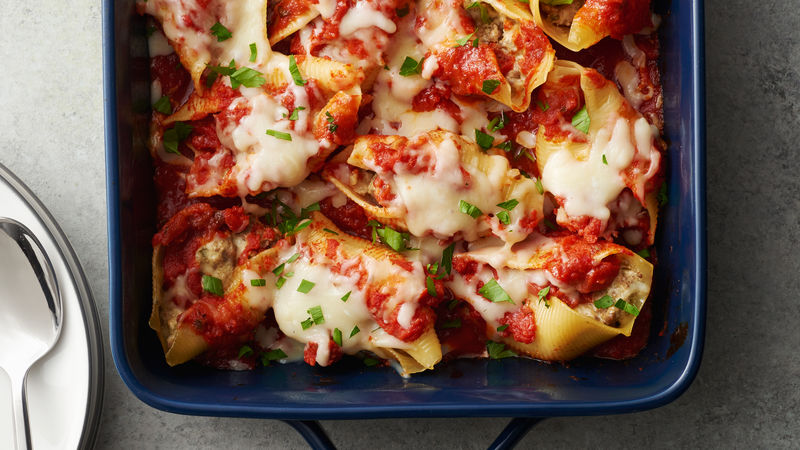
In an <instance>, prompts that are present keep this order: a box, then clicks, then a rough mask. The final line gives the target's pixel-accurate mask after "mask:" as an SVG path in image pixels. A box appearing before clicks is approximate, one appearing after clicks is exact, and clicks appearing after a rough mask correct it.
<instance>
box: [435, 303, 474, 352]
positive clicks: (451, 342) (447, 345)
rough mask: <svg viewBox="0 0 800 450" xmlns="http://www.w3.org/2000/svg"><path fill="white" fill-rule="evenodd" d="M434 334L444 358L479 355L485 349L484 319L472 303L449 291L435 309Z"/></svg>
mask: <svg viewBox="0 0 800 450" xmlns="http://www.w3.org/2000/svg"><path fill="white" fill-rule="evenodd" d="M453 301H456V302H457V303H451V302H453ZM436 334H437V335H438V336H439V342H441V344H442V349H443V351H444V353H445V354H444V359H445V360H451V359H455V358H458V357H461V356H472V355H480V354H481V353H483V352H484V351H485V349H486V321H485V320H483V317H481V315H480V314H479V313H478V312H477V311H475V309H474V308H472V305H470V304H469V303H467V302H465V301H458V300H457V299H454V298H453V296H452V294H451V293H450V291H447V297H445V298H444V299H443V301H442V303H440V304H439V306H438V308H437V309H436Z"/></svg>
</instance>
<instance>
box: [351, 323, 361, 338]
mask: <svg viewBox="0 0 800 450" xmlns="http://www.w3.org/2000/svg"><path fill="white" fill-rule="evenodd" d="M359 331H361V330H359V329H358V325H356V326H354V327H353V331H351V332H350V337H353V336H355V335H357V334H358V332H359Z"/></svg>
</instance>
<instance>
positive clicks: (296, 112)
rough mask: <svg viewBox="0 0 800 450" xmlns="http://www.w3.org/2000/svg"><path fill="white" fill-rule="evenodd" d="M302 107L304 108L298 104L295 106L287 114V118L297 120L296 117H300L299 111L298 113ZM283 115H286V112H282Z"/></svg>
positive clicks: (303, 107)
mask: <svg viewBox="0 0 800 450" xmlns="http://www.w3.org/2000/svg"><path fill="white" fill-rule="evenodd" d="M304 109H306V108H305V106H298V107H297V108H295V109H293V110H292V113H291V114H290V115H289V117H288V119H289V120H297V119H299V118H300V116H299V113H300V111H302V110H304ZM283 117H286V114H284V115H283Z"/></svg>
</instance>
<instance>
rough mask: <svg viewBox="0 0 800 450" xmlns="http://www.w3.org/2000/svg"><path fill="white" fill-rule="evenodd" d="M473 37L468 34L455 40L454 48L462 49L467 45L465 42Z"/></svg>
mask: <svg viewBox="0 0 800 450" xmlns="http://www.w3.org/2000/svg"><path fill="white" fill-rule="evenodd" d="M473 36H475V33H470V34H468V35H466V36H464V37H463V38H459V39H456V47H463V46H465V45H467V42H469V41H471V40H472V38H473ZM484 83H485V82H484Z"/></svg>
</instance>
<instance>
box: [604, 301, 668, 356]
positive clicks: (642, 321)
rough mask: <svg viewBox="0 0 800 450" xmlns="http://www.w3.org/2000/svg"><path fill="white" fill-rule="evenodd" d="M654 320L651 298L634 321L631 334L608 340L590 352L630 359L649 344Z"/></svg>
mask: <svg viewBox="0 0 800 450" xmlns="http://www.w3.org/2000/svg"><path fill="white" fill-rule="evenodd" d="M652 321H653V304H652V302H651V301H650V300H648V301H646V302H645V304H644V306H643V307H642V310H641V312H639V315H638V316H637V317H636V321H635V322H634V323H633V329H632V330H631V335H630V336H624V335H621V334H620V335H619V336H616V337H614V338H613V339H611V340H609V341H606V342H604V343H602V344H600V345H598V346H597V347H595V348H594V350H591V351H590V352H589V354H591V355H592V356H596V357H598V358H608V359H630V358H633V357H634V356H636V355H638V354H639V352H641V351H642V349H643V348H644V347H645V345H647V340H648V338H649V337H650V326H651V324H652Z"/></svg>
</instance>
